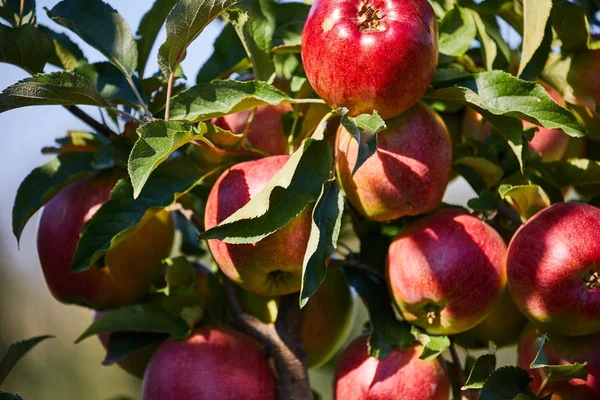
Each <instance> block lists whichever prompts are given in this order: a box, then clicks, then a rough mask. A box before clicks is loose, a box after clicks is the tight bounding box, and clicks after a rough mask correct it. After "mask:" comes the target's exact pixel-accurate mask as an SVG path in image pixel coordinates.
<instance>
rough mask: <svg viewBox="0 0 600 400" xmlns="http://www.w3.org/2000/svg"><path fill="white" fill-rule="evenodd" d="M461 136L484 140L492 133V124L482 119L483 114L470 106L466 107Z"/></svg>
mask: <svg viewBox="0 0 600 400" xmlns="http://www.w3.org/2000/svg"><path fill="white" fill-rule="evenodd" d="M462 129H463V136H464V137H465V138H468V139H475V140H479V141H480V142H485V141H486V140H487V138H488V137H490V135H491V134H492V124H490V123H489V122H487V121H486V120H485V119H483V115H481V114H479V113H478V112H477V111H475V110H473V109H472V108H470V107H466V110H465V116H464V119H463V125H462Z"/></svg>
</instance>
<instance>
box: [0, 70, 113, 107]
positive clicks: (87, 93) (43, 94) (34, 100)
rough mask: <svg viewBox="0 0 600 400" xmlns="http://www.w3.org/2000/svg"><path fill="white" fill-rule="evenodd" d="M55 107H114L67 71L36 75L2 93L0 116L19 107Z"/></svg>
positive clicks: (86, 82) (0, 94) (0, 95)
mask: <svg viewBox="0 0 600 400" xmlns="http://www.w3.org/2000/svg"><path fill="white" fill-rule="evenodd" d="M52 104H54V105H72V104H84V105H90V106H97V107H105V108H111V107H112V106H111V104H110V103H109V102H108V101H107V100H106V99H105V98H104V97H102V96H101V95H100V93H98V91H97V90H96V89H95V88H94V87H92V86H91V85H90V83H89V82H88V81H87V80H86V79H84V78H83V77H81V76H79V75H77V74H74V73H72V72H66V71H61V72H52V73H50V74H36V75H34V76H32V77H31V78H27V79H24V80H22V81H20V82H17V83H15V84H14V85H12V86H9V87H7V88H6V89H4V91H3V92H2V93H0V113H3V112H5V111H8V110H13V109H15V108H20V107H28V106H44V105H52Z"/></svg>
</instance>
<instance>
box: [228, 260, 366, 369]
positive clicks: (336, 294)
mask: <svg viewBox="0 0 600 400" xmlns="http://www.w3.org/2000/svg"><path fill="white" fill-rule="evenodd" d="M239 297H240V302H241V303H242V306H243V307H244V309H245V310H246V311H248V312H249V313H251V314H253V315H254V316H256V317H258V318H260V319H261V320H262V321H263V322H265V323H274V322H275V320H276V319H277V314H278V299H277V298H274V297H264V296H260V295H258V294H255V293H252V292H247V291H244V290H239ZM355 314H356V296H355V295H354V294H353V293H352V291H351V290H350V288H349V287H348V285H347V283H346V281H345V279H344V277H343V276H342V272H341V271H340V270H339V269H337V268H330V269H329V270H328V271H327V278H326V279H325V282H323V284H322V285H321V286H320V287H319V289H318V290H317V292H316V293H315V294H314V295H313V296H312V297H311V298H310V300H309V301H308V303H307V304H306V307H305V308H304V322H303V324H302V340H303V343H304V351H305V352H306V363H307V365H308V367H309V368H316V367H319V366H321V365H323V364H325V363H326V362H327V361H329V359H331V357H333V356H334V355H335V353H337V351H338V350H339V349H340V348H341V346H342V345H343V344H344V342H345V341H346V339H347V338H348V335H349V334H350V330H351V329H352V324H353V322H354V317H355Z"/></svg>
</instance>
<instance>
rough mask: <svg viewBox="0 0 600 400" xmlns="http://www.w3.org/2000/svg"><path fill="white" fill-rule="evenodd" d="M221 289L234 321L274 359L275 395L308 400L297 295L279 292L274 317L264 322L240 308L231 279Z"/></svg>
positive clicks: (308, 390) (308, 393) (310, 396)
mask: <svg viewBox="0 0 600 400" xmlns="http://www.w3.org/2000/svg"><path fill="white" fill-rule="evenodd" d="M225 290H226V293H227V300H228V303H229V306H230V307H231V312H232V318H233V323H234V325H236V326H238V327H239V328H240V329H241V330H243V331H244V332H246V333H247V334H248V335H250V336H252V337H253V338H254V339H256V340H257V341H258V342H259V343H261V344H262V346H263V347H264V349H265V352H266V353H267V357H268V358H269V359H270V360H273V361H274V363H275V371H274V372H275V375H276V379H275V392H276V394H277V398H278V399H280V400H283V399H285V400H288V399H289V400H312V398H313V395H312V389H311V387H310V382H309V379H308V369H307V367H306V356H305V354H304V348H303V344H302V336H301V335H302V329H301V327H302V317H303V312H302V310H301V309H300V307H299V306H298V295H297V294H291V295H286V296H281V298H280V300H279V312H278V317H277V321H276V322H275V324H265V323H264V322H262V321H261V320H259V319H258V318H256V317H254V316H253V315H250V314H248V313H246V312H245V311H244V310H243V308H242V306H241V304H240V302H239V299H238V298H237V293H236V291H235V286H234V283H233V282H231V281H230V280H228V279H226V281H225Z"/></svg>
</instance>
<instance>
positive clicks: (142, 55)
mask: <svg viewBox="0 0 600 400" xmlns="http://www.w3.org/2000/svg"><path fill="white" fill-rule="evenodd" d="M176 3H177V0H155V1H154V3H153V4H152V8H150V10H148V12H147V13H146V14H144V17H143V18H142V21H141V22H140V26H139V27H138V30H137V35H136V36H137V37H138V39H137V47H138V62H137V71H138V76H139V77H140V79H141V78H142V77H143V76H144V70H145V69H146V64H147V63H148V58H149V57H150V52H151V51H152V47H153V46H154V42H155V41H156V37H157V36H158V33H159V32H160V29H161V28H162V26H163V24H164V22H165V20H166V19H167V15H169V12H170V11H171V9H172V8H173V6H175V4H176Z"/></svg>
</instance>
